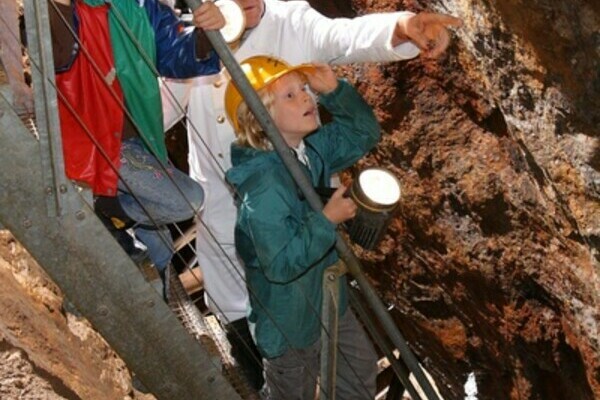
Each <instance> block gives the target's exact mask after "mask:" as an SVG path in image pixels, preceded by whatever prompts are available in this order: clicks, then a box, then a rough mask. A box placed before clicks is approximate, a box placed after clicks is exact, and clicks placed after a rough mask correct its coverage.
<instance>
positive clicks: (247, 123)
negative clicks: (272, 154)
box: [235, 86, 275, 150]
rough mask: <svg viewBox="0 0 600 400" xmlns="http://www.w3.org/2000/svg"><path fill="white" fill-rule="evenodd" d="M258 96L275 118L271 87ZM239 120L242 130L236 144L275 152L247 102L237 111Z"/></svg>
mask: <svg viewBox="0 0 600 400" xmlns="http://www.w3.org/2000/svg"><path fill="white" fill-rule="evenodd" d="M257 94H258V97H259V98H260V100H261V101H262V103H263V104H264V105H265V108H266V109H267V111H268V112H269V114H270V115H271V117H273V112H274V110H273V102H274V101H275V96H274V95H273V92H272V91H271V90H270V88H269V86H267V87H265V88H262V89H261V90H259V91H258V92H257ZM237 120H238V125H239V127H240V129H239V130H238V131H237V132H236V133H235V135H236V137H237V140H236V143H237V144H238V145H239V146H243V147H253V148H255V149H259V150H273V145H272V144H271V141H270V140H269V138H268V137H267V134H266V133H265V132H264V131H263V128H262V126H260V124H259V123H258V120H257V119H256V117H255V116H254V114H253V113H252V111H250V108H249V107H248V105H247V104H246V102H245V101H242V102H241V103H240V105H239V107H238V109H237Z"/></svg>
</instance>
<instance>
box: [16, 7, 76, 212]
mask: <svg viewBox="0 0 600 400" xmlns="http://www.w3.org/2000/svg"><path fill="white" fill-rule="evenodd" d="M24 6H25V21H26V23H27V48H28V53H29V59H30V62H31V65H32V68H31V74H32V78H33V88H34V90H35V91H34V95H35V115H36V125H37V132H38V135H39V146H40V159H41V163H42V177H43V185H42V187H40V188H39V190H42V191H43V192H44V196H45V199H46V207H47V213H48V216H49V217H53V216H57V215H64V213H65V212H68V211H74V205H69V203H68V202H67V201H66V199H67V198H68V196H66V193H67V192H68V191H73V190H74V189H73V187H72V185H71V184H70V182H69V181H68V179H67V178H66V175H65V172H64V161H63V153H62V140H61V136H60V123H59V119H58V108H57V100H56V88H55V83H54V82H55V81H54V61H53V57H52V37H51V35H50V27H49V24H48V21H49V16H48V4H47V2H46V1H45V0H44V1H41V0H27V1H25V2H24Z"/></svg>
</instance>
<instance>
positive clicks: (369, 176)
mask: <svg viewBox="0 0 600 400" xmlns="http://www.w3.org/2000/svg"><path fill="white" fill-rule="evenodd" d="M358 183H359V185H360V188H361V190H362V191H363V193H364V194H365V195H366V196H367V197H368V198H369V199H370V200H371V201H374V202H375V203H377V204H381V205H386V206H387V205H392V204H394V203H396V202H397V201H398V200H399V199H400V185H399V184H398V181H397V180H396V178H395V177H394V176H393V175H392V174H390V173H389V172H386V171H383V170H381V169H367V170H365V171H363V172H362V173H361V174H360V176H359V177H358Z"/></svg>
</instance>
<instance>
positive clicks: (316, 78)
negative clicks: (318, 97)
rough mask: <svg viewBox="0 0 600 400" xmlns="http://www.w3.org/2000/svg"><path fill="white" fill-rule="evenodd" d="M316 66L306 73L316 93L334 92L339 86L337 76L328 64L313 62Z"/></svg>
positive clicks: (309, 83)
mask: <svg viewBox="0 0 600 400" xmlns="http://www.w3.org/2000/svg"><path fill="white" fill-rule="evenodd" d="M313 65H314V68H310V69H308V70H306V71H305V72H304V73H305V74H306V77H307V79H308V85H309V86H310V88H311V89H312V90H313V91H314V92H316V93H323V94H327V93H330V92H333V91H334V90H335V88H337V86H338V81H337V76H336V75H335V73H334V72H333V70H332V69H331V67H330V66H329V65H328V64H323V63H313Z"/></svg>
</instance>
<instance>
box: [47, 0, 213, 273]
mask: <svg viewBox="0 0 600 400" xmlns="http://www.w3.org/2000/svg"><path fill="white" fill-rule="evenodd" d="M48 4H49V13H50V19H51V21H50V23H51V32H52V44H53V52H54V61H55V67H56V86H57V94H58V102H59V115H60V124H61V131H62V142H63V153H64V160H65V171H66V174H67V176H68V177H69V178H70V179H72V180H74V181H77V182H78V183H80V184H82V185H85V186H89V187H90V188H91V189H92V191H93V193H94V196H95V206H96V211H97V213H99V214H100V215H104V216H105V217H107V218H104V219H105V220H110V221H111V223H107V225H108V226H109V227H111V225H114V226H113V227H112V228H113V229H112V230H113V232H118V230H117V229H118V228H124V227H126V226H127V225H126V224H123V222H124V220H125V221H129V220H130V221H132V222H133V224H134V225H133V227H134V230H135V235H136V238H137V239H138V240H140V241H141V242H142V243H143V244H144V245H145V246H146V247H147V249H148V250H147V251H148V256H149V257H150V260H151V261H152V263H153V264H154V265H155V266H156V268H157V269H158V271H159V272H160V273H161V276H163V277H164V272H165V270H166V269H167V266H168V264H169V262H170V260H171V257H172V255H173V245H172V238H171V235H170V232H169V230H168V228H167V227H166V225H167V224H170V223H174V222H179V221H183V220H186V219H189V218H191V217H192V216H194V215H195V214H196V213H197V211H198V210H199V209H200V207H201V206H202V202H203V199H204V192H203V190H202V187H200V185H199V184H197V183H196V182H194V181H193V180H192V179H190V178H189V177H188V176H187V175H186V174H184V173H183V172H181V171H178V170H177V169H175V168H174V167H173V166H172V165H171V164H169V162H168V159H167V151H166V146H165V143H164V133H163V125H162V120H163V118H162V110H161V98H160V91H159V87H158V82H157V75H161V76H168V77H172V78H187V77H193V76H198V75H210V74H214V73H215V72H218V70H219V59H218V57H217V55H216V53H215V52H214V50H213V49H212V46H211V45H210V43H209V42H208V40H207V38H206V36H205V34H204V31H203V30H204V29H209V30H212V29H220V28H221V27H223V25H224V19H223V16H222V15H221V13H220V11H219V9H218V8H217V7H216V6H215V5H214V4H213V3H211V2H207V3H204V4H203V5H202V6H201V7H200V8H198V10H196V12H195V14H194V17H195V18H194V24H195V26H196V29H195V30H192V31H190V30H187V29H184V26H183V24H182V23H181V21H180V20H179V19H178V18H177V17H176V16H175V14H174V13H173V11H172V10H171V9H170V8H169V7H168V6H166V5H164V4H161V3H160V2H158V1H156V0H144V1H140V0H137V1H134V0H113V1H111V2H106V1H104V0H74V1H71V0H48ZM112 222H114V223H112ZM120 238H123V236H122V235H121V236H120ZM126 250H131V248H129V249H127V248H126Z"/></svg>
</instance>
